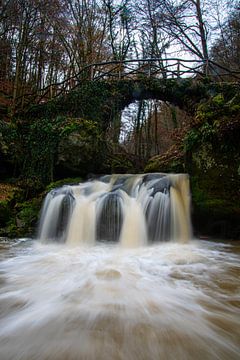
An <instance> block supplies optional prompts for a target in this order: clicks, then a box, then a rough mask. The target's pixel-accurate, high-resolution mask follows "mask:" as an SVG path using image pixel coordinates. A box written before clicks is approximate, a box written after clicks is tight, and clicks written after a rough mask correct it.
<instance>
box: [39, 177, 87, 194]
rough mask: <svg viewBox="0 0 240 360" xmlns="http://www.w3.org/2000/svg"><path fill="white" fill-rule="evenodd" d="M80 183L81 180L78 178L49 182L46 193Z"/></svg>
mask: <svg viewBox="0 0 240 360" xmlns="http://www.w3.org/2000/svg"><path fill="white" fill-rule="evenodd" d="M80 182H82V178H80V177H78V178H66V179H61V180H57V181H54V182H51V183H50V184H49V185H48V186H47V187H46V190H45V191H46V192H49V191H51V190H52V189H55V188H58V187H61V186H63V185H72V184H79V183H80Z"/></svg>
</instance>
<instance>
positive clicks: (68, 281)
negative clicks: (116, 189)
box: [0, 241, 240, 360]
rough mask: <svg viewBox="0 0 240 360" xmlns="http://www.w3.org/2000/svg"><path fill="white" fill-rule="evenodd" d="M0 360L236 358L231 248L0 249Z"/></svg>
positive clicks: (238, 263)
mask: <svg viewBox="0 0 240 360" xmlns="http://www.w3.org/2000/svg"><path fill="white" fill-rule="evenodd" d="M0 259H1V260H0V359H1V360H17V359H21V360H30V359H31V360H35V359H39V360H46V359H48V360H70V359H72V360H77V359H84V360H101V359H102V360H108V359H109V360H112V359H113V360H115V359H117V360H128V359H129V360H134V359H138V360H141V359H142V360H158V359H163V360H165V359H174V360H176V359H179V360H183V359H184V360H185V359H186V360H187V359H194V360H197V359H199V360H203V359H204V360H205V359H211V360H212V359H222V360H223V359H226V360H229V359H239V346H240V311H239V305H240V280H239V275H240V244H239V243H237V242H236V243H234V244H230V243H223V242H207V241H192V242H190V243H189V244H176V243H167V244H159V245H154V246H148V247H142V248H138V249H123V248H121V247H119V246H117V245H110V246H109V245H97V246H94V247H67V246H64V245H49V244H47V245H43V244H40V243H38V242H36V241H19V242H9V241H8V242H5V241H2V242H0Z"/></svg>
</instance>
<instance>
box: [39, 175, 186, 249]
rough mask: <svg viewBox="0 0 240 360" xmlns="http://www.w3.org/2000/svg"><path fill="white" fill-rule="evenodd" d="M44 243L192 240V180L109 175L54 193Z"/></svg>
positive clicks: (45, 213) (43, 223)
mask: <svg viewBox="0 0 240 360" xmlns="http://www.w3.org/2000/svg"><path fill="white" fill-rule="evenodd" d="M38 237H39V238H40V239H41V240H42V241H47V242H48V241H58V242H66V243H68V244H89V245H93V244H95V243H96V241H113V242H116V241H118V242H120V244H122V245H123V246H124V247H136V246H143V245H145V244H146V243H147V242H150V243H151V242H160V241H168V240H176V241H180V242H186V241H188V240H189V239H190V237H191V221H190V192H189V179H188V175H185V174H178V175H176V174H175V175H174V174H161V173H155V174H142V175H107V176H103V177H101V178H100V179H99V180H97V181H89V182H86V183H83V184H79V185H74V186H69V185H68V186H63V187H62V188H59V189H54V190H52V191H51V192H50V193H49V194H48V195H47V197H46V199H45V202H44V206H43V209H42V216H41V220H40V227H39V235H38Z"/></svg>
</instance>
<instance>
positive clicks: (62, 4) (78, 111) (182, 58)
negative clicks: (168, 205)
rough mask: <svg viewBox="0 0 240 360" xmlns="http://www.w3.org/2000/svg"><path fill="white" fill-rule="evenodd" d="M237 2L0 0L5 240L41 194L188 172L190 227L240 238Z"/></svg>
mask: <svg viewBox="0 0 240 360" xmlns="http://www.w3.org/2000/svg"><path fill="white" fill-rule="evenodd" d="M239 80H240V3H239V1H226V0H183V1H179V0H139V1H134V0H51V1H50V0H48V1H46V0H45V1H43V0H2V1H1V2H0V228H1V229H0V236H10V237H13V236H21V235H23V234H25V235H26V234H32V232H33V228H34V227H35V225H36V222H37V219H38V212H39V209H40V204H41V201H42V198H43V196H44V195H45V194H46V191H48V190H49V189H51V188H53V187H56V186H59V185H60V184H62V183H67V182H68V183H74V182H77V181H80V180H81V179H86V178H92V177H96V176H98V175H100V174H109V173H141V172H174V173H175V172H176V173H179V172H180V173H181V172H183V173H189V174H190V176H191V191H192V201H193V206H192V207H193V222H194V227H195V229H196V231H197V232H200V233H206V234H208V235H214V236H216V235H217V236H221V237H231V238H239V237H240V227H239V221H238V219H239V216H240V203H239V198H240V145H239V136H240V87H239Z"/></svg>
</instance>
